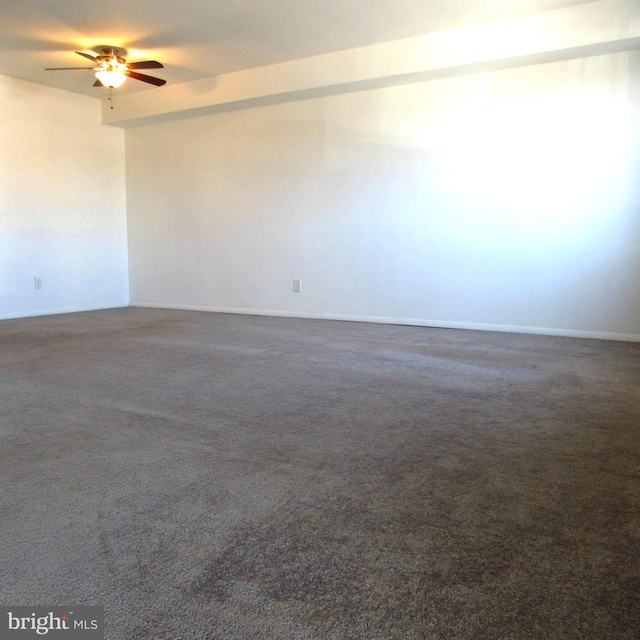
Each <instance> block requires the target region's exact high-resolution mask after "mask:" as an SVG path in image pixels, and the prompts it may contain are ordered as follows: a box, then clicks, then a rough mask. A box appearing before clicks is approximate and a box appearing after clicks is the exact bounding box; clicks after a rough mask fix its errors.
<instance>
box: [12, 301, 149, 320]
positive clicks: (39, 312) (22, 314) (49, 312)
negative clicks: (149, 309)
mask: <svg viewBox="0 0 640 640" xmlns="http://www.w3.org/2000/svg"><path fill="white" fill-rule="evenodd" d="M128 306H130V305H129V304H122V303H119V304H109V305H104V306H102V305H101V306H99V307H59V308H55V309H34V310H31V311H18V312H16V313H8V314H0V320H17V319H19V318H35V317H37V316H55V315H59V314H62V313H82V312H83V311H104V310H105V309H122V308H125V307H128ZM133 306H136V305H133Z"/></svg>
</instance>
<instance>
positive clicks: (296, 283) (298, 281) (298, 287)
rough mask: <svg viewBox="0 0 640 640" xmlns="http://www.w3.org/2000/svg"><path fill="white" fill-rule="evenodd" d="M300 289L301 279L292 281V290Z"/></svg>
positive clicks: (298, 291) (296, 291)
mask: <svg viewBox="0 0 640 640" xmlns="http://www.w3.org/2000/svg"><path fill="white" fill-rule="evenodd" d="M301 291H302V280H294V281H293V292H294V293H300V292H301Z"/></svg>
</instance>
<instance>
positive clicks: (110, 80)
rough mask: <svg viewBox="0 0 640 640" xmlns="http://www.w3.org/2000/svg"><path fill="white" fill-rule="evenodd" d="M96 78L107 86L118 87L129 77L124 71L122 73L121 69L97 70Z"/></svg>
mask: <svg viewBox="0 0 640 640" xmlns="http://www.w3.org/2000/svg"><path fill="white" fill-rule="evenodd" d="M96 78H98V80H100V82H102V84H103V85H104V86H105V87H109V88H110V89H117V88H118V87H119V86H120V85H121V84H122V83H123V82H124V81H125V80H126V79H127V76H125V75H124V73H120V71H97V72H96Z"/></svg>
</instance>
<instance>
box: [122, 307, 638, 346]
mask: <svg viewBox="0 0 640 640" xmlns="http://www.w3.org/2000/svg"><path fill="white" fill-rule="evenodd" d="M130 306H132V307H148V308H156V309H176V310H184V311H207V312H210V313H228V314H234V313H235V314H241V315H253V316H272V317H281V318H308V319H314V320H338V321H343V322H370V323H374V324H397V325H407V326H414V327H434V328H439V329H467V330H470V331H496V332H502V333H524V334H533V335H544V336H559V337H565V338H588V339H590V340H617V341H620V342H640V334H634V333H616V332H612V331H584V330H579V329H564V328H560V329H559V328H554V327H530V326H520V325H510V324H484V323H478V322H456V321H449V320H446V321H444V320H426V319H423V318H390V317H386V316H352V315H343V314H331V313H321V314H317V313H309V312H302V311H278V310H270V309H245V308H232V307H209V306H203V305H191V304H163V303H156V302H131V304H130Z"/></svg>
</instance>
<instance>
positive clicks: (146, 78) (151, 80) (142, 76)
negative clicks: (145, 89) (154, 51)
mask: <svg viewBox="0 0 640 640" xmlns="http://www.w3.org/2000/svg"><path fill="white" fill-rule="evenodd" d="M124 74H125V75H127V76H129V77H130V78H133V79H134V80H142V82H148V83H149V84H155V85H156V87H161V86H162V85H163V84H167V81H166V80H161V79H160V78H154V77H153V76H147V75H145V74H144V73H136V72H135V71H125V72H124Z"/></svg>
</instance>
